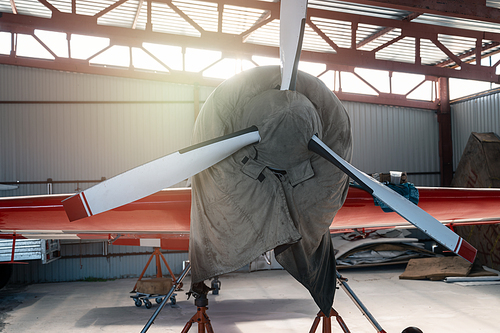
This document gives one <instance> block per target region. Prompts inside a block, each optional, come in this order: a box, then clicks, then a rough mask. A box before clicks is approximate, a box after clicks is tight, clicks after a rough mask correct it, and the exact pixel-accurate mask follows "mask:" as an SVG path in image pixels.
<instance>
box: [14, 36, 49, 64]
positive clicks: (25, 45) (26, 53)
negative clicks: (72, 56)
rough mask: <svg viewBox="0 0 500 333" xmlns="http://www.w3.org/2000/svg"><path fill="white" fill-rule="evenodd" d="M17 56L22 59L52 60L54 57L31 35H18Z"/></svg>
mask: <svg viewBox="0 0 500 333" xmlns="http://www.w3.org/2000/svg"><path fill="white" fill-rule="evenodd" d="M16 54H17V55H18V56H21V57H30V58H39V59H51V60H53V59H54V57H53V56H52V54H50V53H49V51H47V50H46V49H45V48H44V47H43V46H42V45H41V44H40V43H38V41H37V40H36V39H35V38H33V36H31V35H25V34H17V51H16Z"/></svg>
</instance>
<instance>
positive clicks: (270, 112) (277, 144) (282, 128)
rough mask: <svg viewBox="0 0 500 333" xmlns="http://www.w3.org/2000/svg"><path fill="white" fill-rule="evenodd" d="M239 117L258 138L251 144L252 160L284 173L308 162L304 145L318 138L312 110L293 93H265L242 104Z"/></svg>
mask: <svg viewBox="0 0 500 333" xmlns="http://www.w3.org/2000/svg"><path fill="white" fill-rule="evenodd" d="M243 115H244V117H247V119H245V120H246V122H247V123H248V124H252V125H256V126H257V127H258V128H259V134H260V136H261V138H262V139H261V141H260V143H258V144H256V145H255V149H256V151H257V156H256V160H257V161H259V162H260V163H262V164H264V165H266V166H268V167H269V168H271V169H277V170H285V171H286V170H289V169H292V168H294V167H295V166H297V165H299V164H302V163H303V162H304V161H307V160H309V159H310V158H311V156H312V153H311V152H310V151H309V150H308V149H307V145H308V142H309V140H310V139H311V137H312V136H313V135H314V134H318V135H321V130H322V126H321V120H320V117H319V115H318V112H317V111H316V108H315V107H314V105H313V104H312V103H311V101H310V100H309V99H308V98H307V97H306V96H304V95H303V94H301V93H299V92H296V91H289V90H285V91H280V90H267V91H265V92H263V93H261V94H259V95H257V96H255V97H254V98H253V99H251V100H250V101H249V102H248V103H247V104H246V106H245V109H244V112H243Z"/></svg>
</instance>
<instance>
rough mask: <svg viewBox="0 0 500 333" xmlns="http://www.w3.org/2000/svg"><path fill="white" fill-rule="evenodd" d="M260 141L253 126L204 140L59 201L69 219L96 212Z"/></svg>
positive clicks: (168, 183) (171, 182)
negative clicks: (61, 201)
mask: <svg viewBox="0 0 500 333" xmlns="http://www.w3.org/2000/svg"><path fill="white" fill-rule="evenodd" d="M259 141H260V135H259V131H258V129H257V127H255V126H252V127H249V128H247V129H244V130H241V131H238V132H235V133H232V134H229V135H225V136H222V137H219V138H215V139H213V140H209V141H205V142H202V143H199V144H196V145H193V146H190V147H187V148H184V149H182V150H179V151H177V152H175V153H172V154H170V155H167V156H165V157H162V158H159V159H157V160H154V161H152V162H149V163H146V164H143V165H141V166H139V167H137V168H135V169H132V170H129V171H127V172H124V173H122V174H120V175H118V176H116V177H113V178H111V179H109V180H107V181H104V182H102V183H99V184H97V185H95V186H93V187H91V188H89V189H87V190H85V191H83V192H80V193H78V194H76V195H74V196H72V197H70V198H68V199H66V200H64V201H63V206H64V209H65V210H66V215H68V218H69V220H70V221H75V220H78V219H82V218H84V217H87V216H92V215H96V214H99V213H102V212H105V211H108V210H110V209H113V208H116V207H120V206H122V205H125V204H128V203H130V202H133V201H135V200H138V199H141V198H144V197H146V196H148V195H151V194H153V193H156V192H158V191H160V190H162V189H164V188H166V187H169V186H172V185H174V184H176V183H178V182H180V181H182V180H184V179H186V178H189V177H191V176H193V175H195V174H197V173H199V172H201V171H203V170H205V169H207V168H209V167H210V166H212V165H214V164H215V163H217V162H219V161H221V160H223V159H224V158H226V157H228V156H230V155H231V154H233V153H234V152H236V151H238V150H239V149H241V148H243V147H245V146H247V145H249V144H252V143H256V142H259Z"/></svg>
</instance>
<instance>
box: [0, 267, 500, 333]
mask: <svg viewBox="0 0 500 333" xmlns="http://www.w3.org/2000/svg"><path fill="white" fill-rule="evenodd" d="M403 271H404V266H393V267H383V268H380V267H379V268H362V269H361V268H357V269H349V270H343V271H342V274H343V275H344V276H345V277H347V278H348V279H349V282H348V283H349V286H350V287H351V288H352V289H353V290H354V292H355V293H356V294H357V295H358V297H359V298H360V299H361V300H362V301H363V302H364V304H365V305H366V306H367V307H368V309H369V310H370V311H371V313H372V314H373V315H374V317H375V318H376V319H377V321H378V322H379V323H380V325H381V326H382V327H383V328H384V329H385V331H386V332H388V333H398V332H401V331H402V330H403V329H404V328H406V327H408V326H417V327H419V328H420V329H422V330H423V332H424V333H446V332H454V333H456V332H485V333H486V332H488V333H497V332H500V320H499V316H500V285H486V286H485V285H483V286H461V285H457V284H451V283H445V282H441V281H411V280H399V278H398V276H399V275H400V274H401V273H402V272H403ZM221 281H222V289H221V292H220V295H217V296H216V295H211V294H209V302H210V304H209V310H208V312H207V313H208V315H209V316H210V319H211V322H212V326H213V329H214V331H215V332H216V333H217V332H219V333H246V332H259V333H263V332H300V333H305V332H309V330H310V328H311V324H312V322H313V319H314V317H315V316H316V313H317V311H318V310H317V308H316V306H315V304H314V303H313V301H312V299H311V297H310V296H309V294H308V292H307V291H306V290H305V289H304V288H303V287H302V286H301V285H300V284H299V283H298V282H296V281H295V280H294V279H293V278H292V277H291V276H290V275H288V273H287V272H285V271H281V270H274V271H260V272H253V273H246V272H240V273H232V274H228V275H224V276H222V277H221ZM184 282H185V285H189V276H188V277H186V279H185V281H184ZM134 284H135V280H134V279H122V280H115V281H107V282H67V283H45V284H34V285H29V286H12V285H8V286H7V287H6V288H4V289H3V290H1V291H0V311H2V313H1V314H0V332H5V333H14V332H15V333H19V332H39V333H43V332H61V331H62V332H67V331H69V332H75V333H76V332H86V333H91V332H122V333H127V332H134V333H138V332H140V331H141V330H142V328H143V327H144V325H145V324H146V322H147V321H148V319H149V318H150V316H151V315H152V314H153V312H154V309H156V307H157V305H156V304H155V303H154V302H153V303H154V305H153V308H152V309H146V308H145V307H144V306H142V307H140V308H138V307H136V306H135V305H134V303H133V301H132V299H131V298H130V294H129V291H130V290H131V289H132V287H133V285H134ZM334 307H335V309H336V310H337V311H338V312H339V313H340V315H341V316H342V317H343V319H344V321H345V322H346V324H347V326H348V327H349V329H350V331H351V332H353V333H364V332H366V333H370V332H372V333H373V332H376V330H375V329H374V328H373V327H372V326H371V325H370V324H369V322H368V321H367V320H366V319H365V318H364V317H363V316H362V315H361V313H360V312H359V310H358V309H357V308H356V307H355V305H354V304H353V303H352V301H351V300H350V299H349V298H348V297H347V296H346V294H345V293H344V291H343V290H339V291H338V293H337V295H336V298H335V304H334ZM195 311H196V308H195V306H194V305H193V301H192V299H190V300H186V297H185V294H184V292H178V296H177V304H176V305H175V306H174V307H172V306H170V304H169V305H167V306H166V307H165V308H164V309H163V311H162V312H161V313H160V315H159V317H158V318H157V320H156V322H155V324H154V325H153V326H152V327H151V328H150V329H149V331H148V332H151V333H154V332H163V333H165V332H181V330H182V328H183V327H184V325H185V323H186V322H187V321H188V320H189V319H190V318H191V316H192V315H193V314H194V313H195ZM196 331H197V325H194V326H193V327H192V328H191V330H190V332H196ZM332 331H333V332H341V329H340V328H339V327H338V326H337V324H336V323H335V324H334V326H333V330H332ZM317 332H321V328H318V330H317Z"/></svg>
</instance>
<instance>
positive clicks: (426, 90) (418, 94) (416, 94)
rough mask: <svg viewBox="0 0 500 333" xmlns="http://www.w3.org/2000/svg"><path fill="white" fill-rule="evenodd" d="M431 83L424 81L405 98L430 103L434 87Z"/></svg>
mask: <svg viewBox="0 0 500 333" xmlns="http://www.w3.org/2000/svg"><path fill="white" fill-rule="evenodd" d="M432 83H433V82H432V81H425V82H424V83H423V84H422V85H421V86H420V87H418V88H417V89H415V90H414V91H412V93H411V94H408V96H406V97H407V98H408V99H417V100H423V101H432V96H433V92H432V90H433V89H434V85H433V84H432Z"/></svg>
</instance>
